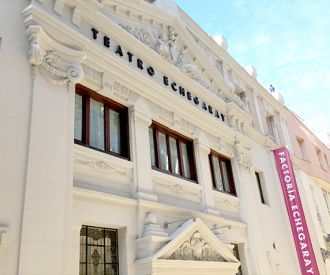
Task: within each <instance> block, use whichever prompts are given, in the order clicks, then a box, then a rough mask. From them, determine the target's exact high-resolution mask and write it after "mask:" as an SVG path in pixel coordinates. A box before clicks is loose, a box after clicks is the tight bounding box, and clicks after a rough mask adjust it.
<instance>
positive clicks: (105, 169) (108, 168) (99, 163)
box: [73, 154, 132, 179]
mask: <svg viewBox="0 0 330 275" xmlns="http://www.w3.org/2000/svg"><path fill="white" fill-rule="evenodd" d="M73 160H74V162H75V163H79V164H82V165H86V166H88V167H89V168H90V169H92V170H94V171H96V172H101V173H104V174H108V175H111V174H120V175H123V176H126V177H128V178H130V179H131V178H132V173H131V171H127V170H122V169H119V168H117V167H115V166H114V165H112V164H110V163H108V162H106V161H104V160H94V159H84V158H83V157H81V156H80V154H79V155H78V154H74V157H73Z"/></svg>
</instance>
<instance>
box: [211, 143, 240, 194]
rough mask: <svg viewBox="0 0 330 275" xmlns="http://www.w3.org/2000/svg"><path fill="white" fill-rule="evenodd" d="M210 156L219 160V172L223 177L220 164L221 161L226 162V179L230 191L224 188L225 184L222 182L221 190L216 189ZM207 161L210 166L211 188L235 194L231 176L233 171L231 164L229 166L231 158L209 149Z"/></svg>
mask: <svg viewBox="0 0 330 275" xmlns="http://www.w3.org/2000/svg"><path fill="white" fill-rule="evenodd" d="M212 156H215V157H216V158H217V159H218V161H219V166H220V172H221V178H222V179H224V174H223V171H222V166H221V161H223V162H225V163H226V168H227V176H228V181H229V186H230V191H228V190H225V185H224V183H223V189H224V190H223V191H221V190H219V189H217V186H216V180H215V173H214V167H213V162H212ZM209 161H210V167H211V174H212V186H213V189H214V190H216V191H218V192H223V193H226V194H229V195H233V196H236V188H235V181H234V176H233V171H232V166H231V160H230V159H229V158H227V157H225V156H224V155H221V154H219V153H218V152H216V151H214V150H211V153H210V154H209Z"/></svg>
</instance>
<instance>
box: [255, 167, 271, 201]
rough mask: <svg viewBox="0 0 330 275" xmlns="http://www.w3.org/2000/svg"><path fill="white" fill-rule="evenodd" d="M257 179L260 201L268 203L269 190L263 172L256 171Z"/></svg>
mask: <svg viewBox="0 0 330 275" xmlns="http://www.w3.org/2000/svg"><path fill="white" fill-rule="evenodd" d="M255 175H256V181H257V185H258V190H259V196H260V201H261V203H263V204H268V198H267V190H266V186H265V179H264V176H263V173H262V172H255Z"/></svg>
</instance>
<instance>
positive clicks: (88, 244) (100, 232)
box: [79, 225, 119, 275]
mask: <svg viewBox="0 0 330 275" xmlns="http://www.w3.org/2000/svg"><path fill="white" fill-rule="evenodd" d="M93 274H99V275H108V274H111V275H119V259H118V232H117V230H116V229H111V228H101V227H94V226H86V225H83V226H82V228H81V230H80V266H79V275H93Z"/></svg>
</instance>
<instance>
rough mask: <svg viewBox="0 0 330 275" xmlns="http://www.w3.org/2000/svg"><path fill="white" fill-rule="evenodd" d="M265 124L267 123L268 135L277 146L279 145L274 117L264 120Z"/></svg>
mask: <svg viewBox="0 0 330 275" xmlns="http://www.w3.org/2000/svg"><path fill="white" fill-rule="evenodd" d="M266 122H267V128H268V133H269V135H270V136H271V137H272V138H273V139H274V141H275V142H276V143H277V144H279V143H280V140H279V137H278V132H277V127H276V123H275V119H274V116H268V117H267V118H266Z"/></svg>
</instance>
